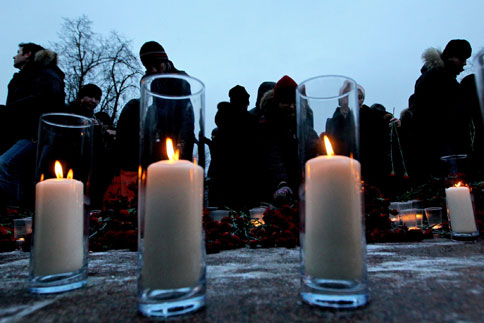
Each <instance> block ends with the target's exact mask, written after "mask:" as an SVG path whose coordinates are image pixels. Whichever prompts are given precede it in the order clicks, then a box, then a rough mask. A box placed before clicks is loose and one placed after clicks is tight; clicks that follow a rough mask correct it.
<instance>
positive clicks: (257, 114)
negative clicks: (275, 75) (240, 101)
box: [249, 81, 276, 121]
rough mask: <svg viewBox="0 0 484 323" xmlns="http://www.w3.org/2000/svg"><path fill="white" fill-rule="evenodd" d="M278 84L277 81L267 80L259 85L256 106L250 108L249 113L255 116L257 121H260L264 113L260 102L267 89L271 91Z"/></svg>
mask: <svg viewBox="0 0 484 323" xmlns="http://www.w3.org/2000/svg"><path fill="white" fill-rule="evenodd" d="M274 86H276V82H271V81H266V82H262V83H261V84H260V85H259V89H258V90H257V100H256V101H255V107H254V108H252V109H250V110H249V114H250V115H251V116H253V118H254V120H255V121H258V120H259V119H260V118H261V117H262V116H263V115H264V111H262V109H261V106H260V103H261V100H262V97H263V96H264V94H266V93H267V91H270V90H272V89H273V88H274Z"/></svg>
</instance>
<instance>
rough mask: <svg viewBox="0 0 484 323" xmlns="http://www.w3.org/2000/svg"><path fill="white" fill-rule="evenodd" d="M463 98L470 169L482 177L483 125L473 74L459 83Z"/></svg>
mask: <svg viewBox="0 0 484 323" xmlns="http://www.w3.org/2000/svg"><path fill="white" fill-rule="evenodd" d="M460 85H461V89H462V94H463V96H464V101H463V104H464V105H463V109H462V114H464V116H467V122H468V125H469V132H470V153H469V159H470V165H471V167H470V169H471V170H472V172H473V173H474V175H477V176H482V175H484V125H483V118H482V111H481V109H480V105H479V98H478V95H477V87H476V77H475V74H469V75H467V76H466V77H464V78H463V79H462V81H461V82H460Z"/></svg>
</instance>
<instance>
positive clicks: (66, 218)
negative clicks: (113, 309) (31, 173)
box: [33, 162, 84, 275]
mask: <svg viewBox="0 0 484 323" xmlns="http://www.w3.org/2000/svg"><path fill="white" fill-rule="evenodd" d="M55 170H56V175H57V178H49V179H46V180H44V181H41V182H39V183H37V185H36V187H35V215H34V225H35V227H34V245H33V246H34V247H33V252H34V256H33V270H34V273H35V275H51V274H59V273H66V272H73V271H76V270H79V269H81V267H82V266H83V254H84V246H83V234H84V214H83V211H84V194H83V190H84V185H83V184H82V182H80V181H78V180H75V179H73V178H72V171H70V172H69V174H68V176H67V178H63V175H62V166H61V165H60V163H59V162H56V164H55Z"/></svg>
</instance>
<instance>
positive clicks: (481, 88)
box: [474, 49, 484, 121]
mask: <svg viewBox="0 0 484 323" xmlns="http://www.w3.org/2000/svg"><path fill="white" fill-rule="evenodd" d="M474 70H475V73H476V87H477V95H478V97H479V102H480V105H481V115H482V117H483V121H484V49H482V50H481V51H480V52H479V53H477V55H476V56H475V58H474Z"/></svg>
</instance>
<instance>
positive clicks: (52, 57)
mask: <svg viewBox="0 0 484 323" xmlns="http://www.w3.org/2000/svg"><path fill="white" fill-rule="evenodd" d="M34 64H36V65H38V66H48V65H57V53H55V52H53V51H51V50H49V49H42V50H39V51H38V52H37V53H35V56H34Z"/></svg>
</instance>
